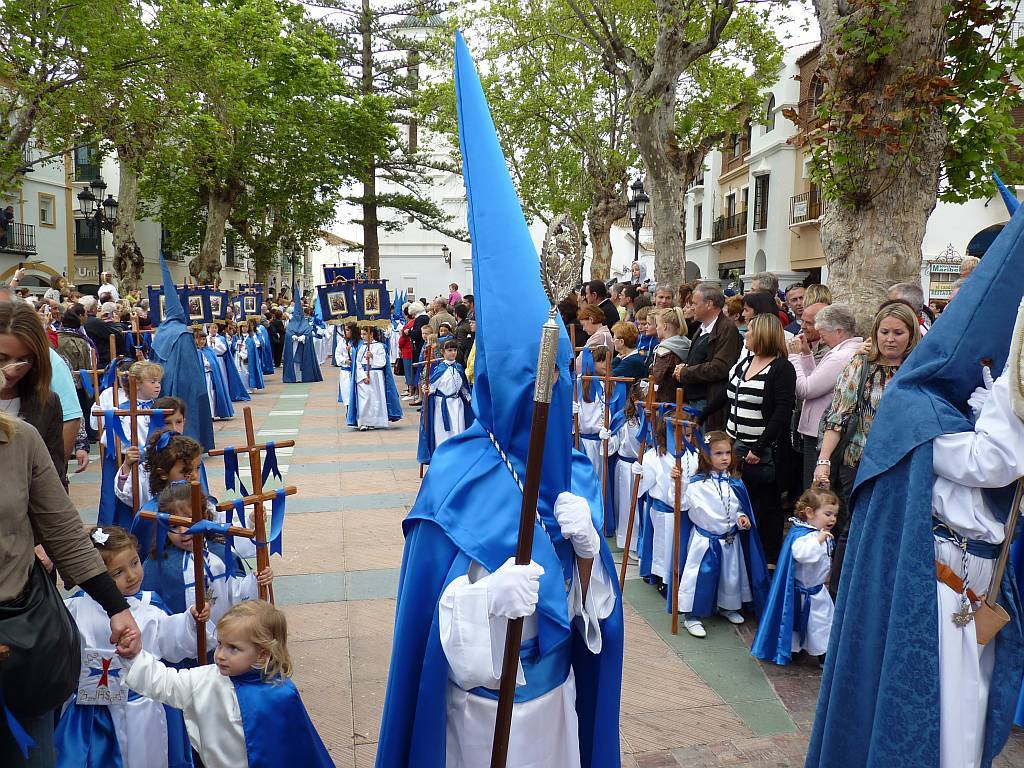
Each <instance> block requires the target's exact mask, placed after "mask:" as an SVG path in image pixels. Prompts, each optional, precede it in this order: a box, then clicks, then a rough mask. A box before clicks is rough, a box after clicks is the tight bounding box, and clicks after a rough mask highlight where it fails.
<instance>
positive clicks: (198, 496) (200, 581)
mask: <svg viewBox="0 0 1024 768" xmlns="http://www.w3.org/2000/svg"><path fill="white" fill-rule="evenodd" d="M189 485H190V486H191V487H192V516H191V517H182V516H180V515H168V516H167V524H168V525H174V526H183V527H185V528H191V527H192V526H193V525H195V524H196V523H199V522H201V521H203V520H205V519H206V495H205V494H204V493H203V488H202V486H201V485H200V484H199V483H198V482H197V481H195V480H193V481H192V482H191V483H189ZM139 516H140V517H141V518H143V519H145V520H156V519H157V513H156V512H149V511H143V512H140V513H139ZM227 532H228V535H230V536H241V537H243V538H246V539H253V538H256V531H254V530H251V529H249V528H236V527H235V526H231V527H229V528H228V531H227ZM205 548H206V536H205V535H204V534H202V533H193V534H192V568H193V574H194V578H195V592H196V612H197V613H202V611H203V609H204V608H205V607H206V588H207V587H206V549H205ZM226 565H227V563H225V566H226ZM196 659H197V660H198V662H199V664H200V665H203V664H205V663H206V622H205V621H200V620H199V619H196Z"/></svg>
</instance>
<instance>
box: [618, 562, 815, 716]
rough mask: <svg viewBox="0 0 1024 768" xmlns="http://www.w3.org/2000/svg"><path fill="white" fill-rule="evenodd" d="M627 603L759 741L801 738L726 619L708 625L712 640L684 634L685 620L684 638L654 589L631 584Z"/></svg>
mask: <svg viewBox="0 0 1024 768" xmlns="http://www.w3.org/2000/svg"><path fill="white" fill-rule="evenodd" d="M623 597H624V598H625V599H626V600H627V601H628V602H629V604H630V605H631V606H633V608H634V609H635V610H636V611H637V612H638V613H639V614H640V615H641V616H642V617H643V619H644V621H646V622H647V623H648V624H649V625H650V626H651V628H652V629H653V630H654V631H655V632H657V633H658V636H659V637H660V638H661V639H662V640H664V641H665V642H666V643H667V644H668V646H669V647H670V648H671V649H672V650H673V651H675V652H676V653H677V654H678V655H679V658H681V659H682V660H683V661H684V662H686V664H687V665H688V666H689V667H690V668H691V669H692V670H693V671H694V672H695V673H696V674H697V676H698V677H700V679H701V680H703V681H704V682H705V683H707V684H708V685H709V686H710V687H711V688H712V689H713V690H714V691H715V693H717V694H718V695H719V696H721V697H722V699H723V700H724V701H725V703H726V704H728V705H729V706H730V707H732V709H733V710H734V711H735V712H736V714H737V715H739V717H740V718H741V719H742V720H743V722H744V723H746V725H747V727H748V728H750V730H751V731H753V732H754V733H755V734H757V735H758V736H774V735H777V734H782V733H795V732H796V730H797V727H796V724H795V723H794V722H793V718H791V717H790V716H789V712H787V711H786V708H785V706H784V705H783V704H782V702H781V701H780V700H779V697H778V696H777V695H776V694H775V691H774V689H773V688H772V686H771V684H770V683H769V682H768V678H766V677H765V675H764V672H762V671H761V667H760V665H759V664H758V662H757V660H756V659H755V658H754V657H753V656H751V655H750V649H749V648H747V646H746V644H745V643H744V642H743V640H742V639H740V636H739V635H738V634H737V633H736V630H735V628H734V627H733V626H732V624H730V623H729V622H727V621H726V620H725V619H723V618H720V617H713V618H709V619H704V628H705V629H706V630H707V632H708V636H707V637H706V638H704V639H698V638H696V637H692V636H690V635H689V634H688V633H687V632H686V630H685V629H683V622H682V617H680V620H679V634H678V635H673V634H672V626H671V623H672V622H671V620H672V617H671V616H670V615H669V614H668V613H666V612H665V598H663V597H662V596H661V595H659V594H658V592H657V590H656V589H654V587H652V586H650V585H649V584H647V583H646V582H644V581H643V580H642V579H627V580H626V588H625V590H624V592H623Z"/></svg>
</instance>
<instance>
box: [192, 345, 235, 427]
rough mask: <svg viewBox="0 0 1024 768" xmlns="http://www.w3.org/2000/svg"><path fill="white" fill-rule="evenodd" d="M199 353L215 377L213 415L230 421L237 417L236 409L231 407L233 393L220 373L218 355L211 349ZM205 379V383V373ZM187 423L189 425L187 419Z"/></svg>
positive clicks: (204, 349)
mask: <svg viewBox="0 0 1024 768" xmlns="http://www.w3.org/2000/svg"><path fill="white" fill-rule="evenodd" d="M198 352H199V354H200V355H202V356H203V357H205V358H206V360H207V361H208V362H209V363H210V375H211V376H212V377H213V398H214V403H213V415H214V416H216V417H217V418H218V419H229V418H231V417H232V416H234V415H235V409H234V407H233V406H232V405H231V393H230V392H229V391H228V383H227V382H226V381H224V375H223V374H222V373H221V372H220V365H218V364H217V353H216V352H214V351H213V350H212V349H210V348H209V347H203V348H202V349H200V350H198ZM236 374H237V371H236ZM203 378H204V383H205V371H204V377H203ZM185 423H186V424H187V423H188V420H187V419H186V422H185Z"/></svg>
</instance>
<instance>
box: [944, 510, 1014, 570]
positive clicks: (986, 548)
mask: <svg viewBox="0 0 1024 768" xmlns="http://www.w3.org/2000/svg"><path fill="white" fill-rule="evenodd" d="M932 522H933V525H932V533H933V534H934V535H935V536H936V537H937V538H940V539H944V540H946V541H951V542H953V543H954V544H956V545H957V546H958V547H960V548H961V549H962V548H963V547H964V544H965V543H966V545H967V554H969V555H974V556H975V557H980V558H982V559H983V560H995V559H996V558H997V557H999V549H1000V547H1002V544H991V543H989V542H987V541H979V540H978V539H967V538H964V537H963V536H961V535H960V534H958V533H956V532H955V531H953V530H952V529H951V528H950V527H949V526H948V525H946V524H945V523H944V522H942V521H941V520H939V519H938V518H932Z"/></svg>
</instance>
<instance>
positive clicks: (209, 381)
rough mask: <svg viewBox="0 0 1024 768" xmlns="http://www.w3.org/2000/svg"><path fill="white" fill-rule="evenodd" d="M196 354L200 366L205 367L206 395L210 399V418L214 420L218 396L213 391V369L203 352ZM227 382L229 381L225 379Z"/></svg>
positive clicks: (199, 351)
mask: <svg viewBox="0 0 1024 768" xmlns="http://www.w3.org/2000/svg"><path fill="white" fill-rule="evenodd" d="M196 354H198V355H199V365H201V366H202V367H203V375H204V376H206V394H207V395H208V396H209V398H210V416H211V417H212V418H214V419H216V418H217V413H216V410H217V406H216V403H217V396H216V394H214V389H213V369H212V368H210V361H209V360H208V359H207V358H206V355H204V354H203V350H201V349H197V350H196ZM225 381H227V379H225Z"/></svg>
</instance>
